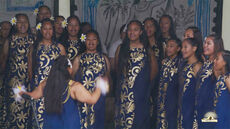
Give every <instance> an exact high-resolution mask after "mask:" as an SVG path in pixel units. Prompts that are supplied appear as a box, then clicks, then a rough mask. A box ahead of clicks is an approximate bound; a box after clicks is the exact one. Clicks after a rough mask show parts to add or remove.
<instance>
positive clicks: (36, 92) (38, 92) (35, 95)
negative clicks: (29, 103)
mask: <svg viewBox="0 0 230 129" xmlns="http://www.w3.org/2000/svg"><path fill="white" fill-rule="evenodd" d="M45 85H46V80H43V81H42V82H41V83H40V84H39V85H38V87H37V88H35V89H34V90H33V91H32V92H22V93H20V94H26V95H29V96H30V97H32V98H33V99H39V98H41V97H42V96H43V90H44V88H45Z"/></svg>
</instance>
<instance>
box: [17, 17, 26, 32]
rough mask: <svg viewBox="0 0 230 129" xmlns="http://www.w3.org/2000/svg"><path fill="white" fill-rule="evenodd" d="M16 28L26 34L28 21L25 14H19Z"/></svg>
mask: <svg viewBox="0 0 230 129" xmlns="http://www.w3.org/2000/svg"><path fill="white" fill-rule="evenodd" d="M16 28H17V31H18V33H19V34H26V33H27V31H28V28H29V21H28V19H27V17H26V16H23V15H21V16H19V17H18V18H17V24H16Z"/></svg>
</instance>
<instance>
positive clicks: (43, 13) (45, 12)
mask: <svg viewBox="0 0 230 129" xmlns="http://www.w3.org/2000/svg"><path fill="white" fill-rule="evenodd" d="M50 17H51V12H50V11H49V9H48V8H47V7H41V8H40V9H39V12H38V19H39V21H42V20H43V19H46V18H50Z"/></svg>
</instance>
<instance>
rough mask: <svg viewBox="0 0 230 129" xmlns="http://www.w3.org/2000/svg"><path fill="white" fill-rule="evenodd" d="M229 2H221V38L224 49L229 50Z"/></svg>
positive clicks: (229, 0)
mask: <svg viewBox="0 0 230 129" xmlns="http://www.w3.org/2000/svg"><path fill="white" fill-rule="evenodd" d="M229 7H230V0H224V1H223V20H222V37H223V40H224V47H225V49H227V50H230V25H229V23H230V16H229V12H230V8H229Z"/></svg>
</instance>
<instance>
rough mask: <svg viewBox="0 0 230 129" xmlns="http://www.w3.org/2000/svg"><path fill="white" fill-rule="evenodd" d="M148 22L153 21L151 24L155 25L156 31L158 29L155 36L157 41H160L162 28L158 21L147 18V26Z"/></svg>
mask: <svg viewBox="0 0 230 129" xmlns="http://www.w3.org/2000/svg"><path fill="white" fill-rule="evenodd" d="M146 21H151V22H152V23H153V25H154V27H155V29H156V32H155V34H154V36H155V39H156V40H158V38H159V36H160V35H159V34H160V26H159V24H158V22H157V20H155V19H154V18H153V17H147V18H146V19H145V20H144V21H143V23H144V24H145V22H146Z"/></svg>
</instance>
